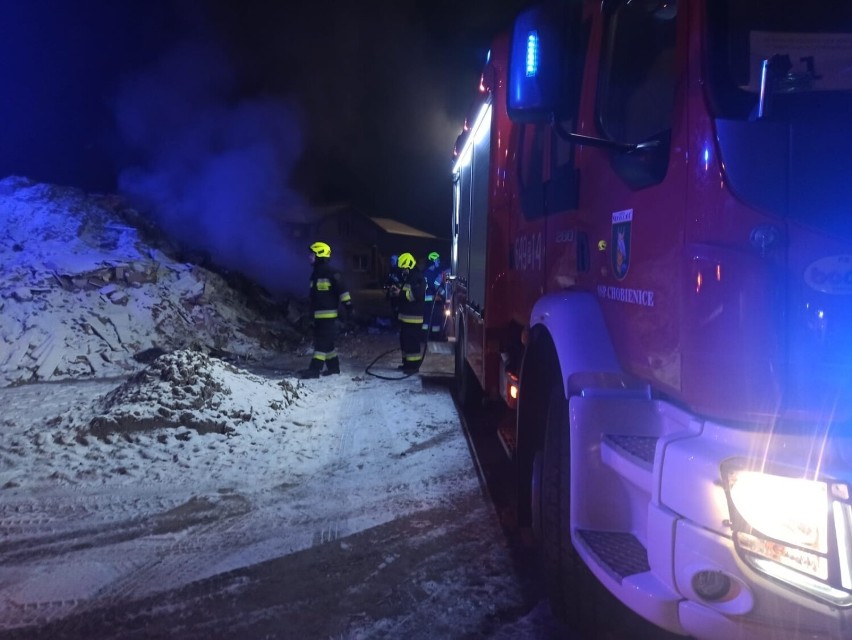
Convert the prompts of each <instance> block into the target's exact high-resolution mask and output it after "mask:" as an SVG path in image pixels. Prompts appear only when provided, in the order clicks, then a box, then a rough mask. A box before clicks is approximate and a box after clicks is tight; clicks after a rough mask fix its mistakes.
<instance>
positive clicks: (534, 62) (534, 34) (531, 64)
mask: <svg viewBox="0 0 852 640" xmlns="http://www.w3.org/2000/svg"><path fill="white" fill-rule="evenodd" d="M538 50H539V41H538V31H530V32H529V33H528V34H527V78H533V77H535V75H536V74H537V73H538Z"/></svg>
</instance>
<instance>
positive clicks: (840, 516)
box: [831, 502, 852, 590]
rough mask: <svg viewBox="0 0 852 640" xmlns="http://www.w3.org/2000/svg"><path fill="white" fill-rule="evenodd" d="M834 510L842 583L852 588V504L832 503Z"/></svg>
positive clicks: (847, 587)
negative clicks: (850, 537) (851, 526)
mask: <svg viewBox="0 0 852 640" xmlns="http://www.w3.org/2000/svg"><path fill="white" fill-rule="evenodd" d="M831 508H832V511H833V512H834V528H835V531H836V532H837V557H838V564H840V584H841V585H842V586H843V588H844V589H849V590H852V540H850V539H849V527H850V525H852V506H850V505H848V504H842V503H840V502H832V503H831Z"/></svg>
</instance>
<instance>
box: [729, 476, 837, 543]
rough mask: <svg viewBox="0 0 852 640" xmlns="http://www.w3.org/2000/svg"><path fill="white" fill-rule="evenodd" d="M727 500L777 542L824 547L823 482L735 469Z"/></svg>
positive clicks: (825, 499) (825, 505)
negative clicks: (729, 499) (736, 470)
mask: <svg viewBox="0 0 852 640" xmlns="http://www.w3.org/2000/svg"><path fill="white" fill-rule="evenodd" d="M730 495H731V501H732V502H733V504H734V506H735V507H736V509H737V511H738V512H739V514H740V515H741V516H742V517H743V519H744V520H745V521H746V522H747V523H748V524H749V525H750V526H751V527H753V528H754V529H757V530H758V531H759V532H760V533H762V534H763V535H765V536H768V537H770V538H773V539H775V540H778V541H780V542H784V543H787V544H793V545H796V546H798V547H804V548H806V549H812V550H814V551H817V552H819V553H826V552H827V551H828V535H827V528H828V487H827V485H826V484H825V483H824V482H816V481H814V480H804V479H801V478H788V477H785V476H776V475H772V474H768V473H761V472H759V471H738V472H735V473H733V474H732V475H731V476H730Z"/></svg>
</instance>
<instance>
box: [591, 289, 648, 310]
mask: <svg viewBox="0 0 852 640" xmlns="http://www.w3.org/2000/svg"><path fill="white" fill-rule="evenodd" d="M598 297H599V298H605V299H607V300H615V301H616V302H624V303H626V304H638V305H639V306H642V307H653V306H654V292H653V291H650V290H648V289H628V288H627V287H608V286H606V285H605V284H600V285H598Z"/></svg>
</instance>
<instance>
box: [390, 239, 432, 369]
mask: <svg viewBox="0 0 852 640" xmlns="http://www.w3.org/2000/svg"><path fill="white" fill-rule="evenodd" d="M399 268H400V269H401V270H402V283H401V285H402V286H400V287H392V288H391V295H393V296H397V297H398V298H399V349H400V351H402V364H401V365H400V366H399V369H402V370H403V371H404V372H406V373H414V372H416V371H418V370H419V369H420V364H421V362H423V354H422V353H421V351H420V334H421V332H422V329H421V326H422V324H423V295H424V289H425V286H424V285H425V283H424V280H423V274H422V272H421V271H420V269H418V268H417V261H416V260H415V259H414V256H413V255H411V254H410V253H403V254H402V255H400V256H399Z"/></svg>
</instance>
